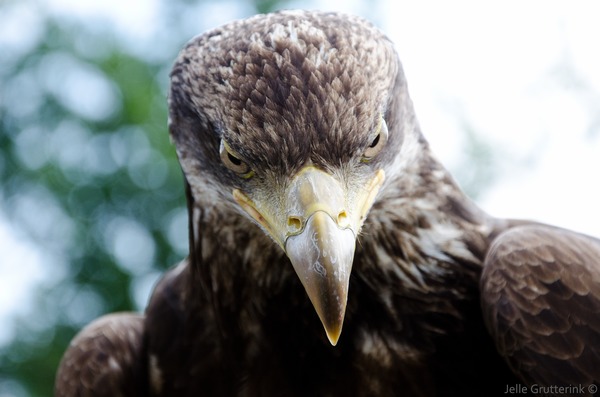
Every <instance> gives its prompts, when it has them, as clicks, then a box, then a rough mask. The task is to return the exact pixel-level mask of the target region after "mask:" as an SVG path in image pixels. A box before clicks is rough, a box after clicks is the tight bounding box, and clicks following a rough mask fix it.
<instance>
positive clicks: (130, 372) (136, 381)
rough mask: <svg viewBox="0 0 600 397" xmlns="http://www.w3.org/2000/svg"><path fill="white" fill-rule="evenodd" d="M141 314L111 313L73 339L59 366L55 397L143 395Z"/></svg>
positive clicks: (144, 368)
mask: <svg viewBox="0 0 600 397" xmlns="http://www.w3.org/2000/svg"><path fill="white" fill-rule="evenodd" d="M144 334H145V331H144V317H143V316H142V315H139V314H135V313H125V312H124V313H113V314H108V315H106V316H103V317H100V318H99V319H97V320H95V321H93V322H92V323H91V324H89V325H88V326H86V327H85V328H84V329H83V330H81V331H80V332H79V334H78V335H77V336H76V337H75V338H74V339H73V341H72V342H71V344H70V345H69V348H68V349H67V351H66V353H65V355H64V356H63V358H62V360H61V363H60V366H59V368H58V372H57V376H56V383H55V389H54V394H55V396H56V397H72V396H81V397H86V396H90V397H91V396H94V397H102V396H106V397H109V396H110V397H120V396H123V397H125V396H127V397H129V396H132V397H135V396H140V397H141V396H146V393H147V389H146V384H147V381H146V360H145V354H144V352H145V337H144Z"/></svg>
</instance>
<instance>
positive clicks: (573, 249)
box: [481, 225, 600, 386]
mask: <svg viewBox="0 0 600 397" xmlns="http://www.w3.org/2000/svg"><path fill="white" fill-rule="evenodd" d="M481 299H482V310H483V314H484V318H485V321H486V326H487V327H488V330H489V331H490V333H491V334H492V336H493V338H494V340H495V341H496V346H497V348H498V351H499V352H500V354H501V355H502V356H504V357H505V359H506V360H507V362H508V363H509V365H510V366H511V368H512V369H513V371H514V372H515V373H516V374H517V375H519V376H520V377H521V378H522V379H523V380H524V381H525V382H526V383H528V384H534V383H536V384H539V385H548V386H555V385H557V386H560V385H563V386H568V385H575V384H580V385H589V384H594V383H595V384H598V383H600V240H598V239H595V238H592V237H589V236H585V235H582V234H578V233H575V232H571V231H567V230H564V229H559V228H554V227H550V226H543V225H528V226H518V227H515V228H513V229H510V230H508V231H506V232H504V233H503V234H501V235H500V236H498V237H497V238H496V240H495V241H494V243H493V244H492V246H491V248H490V250H489V252H488V254H487V256H486V260H485V265H484V270H483V274H482V278H481Z"/></svg>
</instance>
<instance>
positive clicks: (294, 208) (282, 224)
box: [233, 165, 384, 346]
mask: <svg viewBox="0 0 600 397" xmlns="http://www.w3.org/2000/svg"><path fill="white" fill-rule="evenodd" d="M383 180H384V172H383V170H379V171H377V172H376V173H375V174H374V176H373V177H372V178H371V179H370V180H369V181H367V183H366V184H364V185H363V186H362V187H361V188H359V189H357V190H356V191H353V192H348V191H347V190H346V189H344V187H343V186H342V184H341V183H340V182H339V181H338V180H337V179H336V178H335V177H333V176H332V175H329V174H328V173H326V172H324V171H322V170H320V169H318V168H316V167H314V166H312V165H309V166H306V167H304V168H303V169H302V170H300V171H299V172H298V173H297V174H296V175H295V176H294V178H293V179H292V181H291V184H290V185H289V187H288V188H287V190H286V194H285V199H284V205H283V206H282V207H281V208H279V209H278V208H276V206H275V205H272V204H270V203H264V202H258V201H256V202H255V201H252V200H251V199H250V198H249V197H248V196H247V195H245V194H244V193H242V192H241V191H240V190H238V189H236V190H234V191H233V197H234V199H235V200H236V201H237V203H238V204H239V205H240V206H241V207H242V208H243V209H244V210H245V211H246V212H247V213H248V214H249V215H250V216H251V217H252V218H254V220H255V221H256V222H258V223H259V224H260V225H261V226H262V227H263V229H265V231H266V232H267V233H268V234H269V235H270V236H271V237H272V238H273V239H274V240H275V241H276V242H277V243H278V244H279V245H280V246H281V247H282V248H283V250H284V251H285V253H286V254H287V256H288V258H289V259H290V261H291V262H292V266H293V267H294V270H295V271H296V274H297V275H298V277H299V278H300V281H301V282H302V285H303V286H304V289H305V290H306V293H307V294H308V297H309V299H310V301H311V302H312V304H313V306H314V308H315V310H316V312H317V314H318V316H319V318H320V320H321V323H322V324H323V327H324V328H325V332H326V333H327V337H328V339H329V341H330V342H331V344H332V345H334V346H335V345H336V344H337V341H338V339H339V337H340V334H341V332H342V324H343V322H344V315H345V312H346V302H347V300H348V285H349V281H350V272H351V270H352V261H353V259H354V249H355V245H356V237H357V236H358V233H359V231H360V228H361V226H362V224H363V222H364V219H365V217H366V215H367V213H368V211H369V209H370V208H371V205H372V204H373V201H374V200H375V197H376V195H377V192H378V191H379V188H380V187H381V184H382V183H383Z"/></svg>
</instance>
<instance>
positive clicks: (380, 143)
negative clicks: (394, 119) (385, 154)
mask: <svg viewBox="0 0 600 397" xmlns="http://www.w3.org/2000/svg"><path fill="white" fill-rule="evenodd" d="M387 140H388V128H387V124H386V123H385V120H384V119H383V117H381V118H380V121H379V125H378V126H377V132H376V134H375V136H374V137H373V140H372V141H371V144H370V145H369V146H368V147H367V149H366V150H365V152H364V153H363V161H370V160H371V159H372V158H373V157H375V156H377V154H378V153H379V152H380V151H381V149H383V147H384V146H385V144H386V143H387Z"/></svg>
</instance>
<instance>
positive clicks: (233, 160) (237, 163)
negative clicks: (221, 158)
mask: <svg viewBox="0 0 600 397" xmlns="http://www.w3.org/2000/svg"><path fill="white" fill-rule="evenodd" d="M227 157H228V158H229V161H231V164H233V165H235V166H240V165H242V160H240V159H238V158H237V157H235V156H233V155H232V154H231V153H227Z"/></svg>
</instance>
